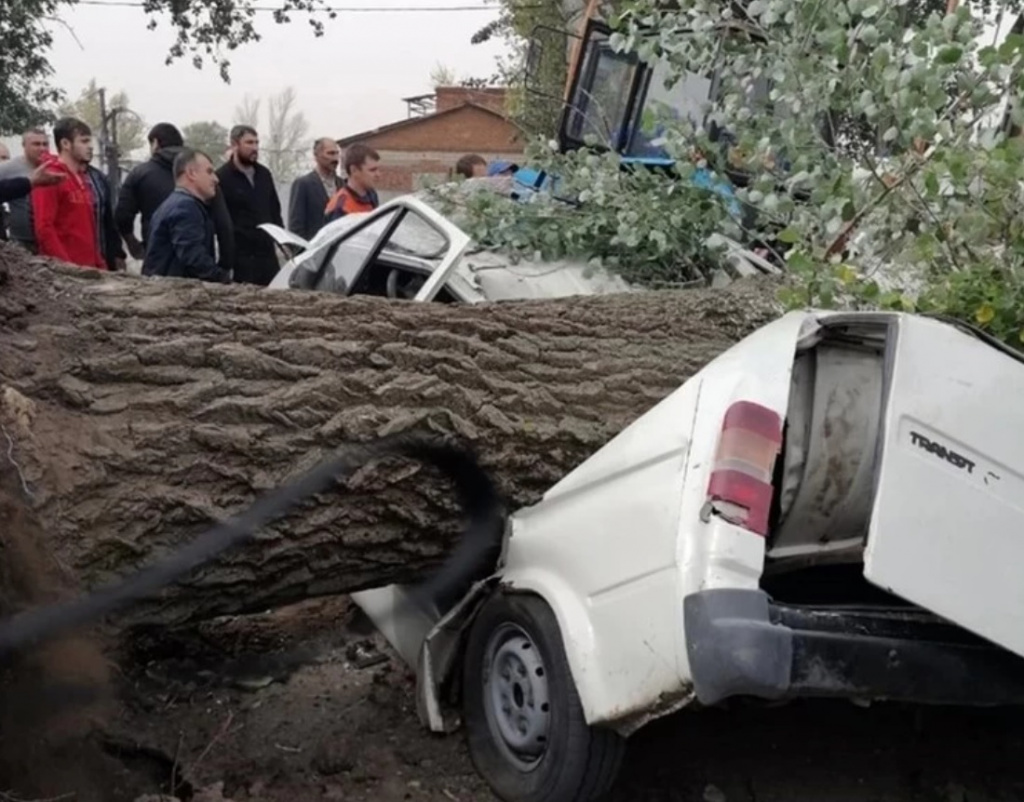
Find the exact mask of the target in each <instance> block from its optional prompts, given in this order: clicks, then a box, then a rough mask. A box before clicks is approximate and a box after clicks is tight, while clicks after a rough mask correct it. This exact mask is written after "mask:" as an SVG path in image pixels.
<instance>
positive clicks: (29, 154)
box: [0, 128, 50, 253]
mask: <svg viewBox="0 0 1024 802" xmlns="http://www.w3.org/2000/svg"><path fill="white" fill-rule="evenodd" d="M21 149H22V155H21V156H17V157H15V158H13V159H11V160H10V161H6V162H4V163H3V164H0V180H5V179H10V178H28V177H29V176H31V175H32V174H33V173H34V172H35V170H36V168H37V167H39V165H40V164H41V163H42V160H43V156H44V155H45V154H46V153H47V152H48V151H49V150H50V138H49V137H48V136H47V135H46V132H45V131H43V130H42V129H41V128H30V129H29V130H28V131H26V132H25V133H24V134H22V137H21ZM7 207H8V208H9V209H10V210H11V213H10V215H9V217H8V221H7V225H8V230H9V233H10V238H11V241H12V242H16V243H18V244H19V245H21V246H23V247H24V248H27V249H28V250H29V251H31V252H32V253H35V252H36V234H35V229H34V228H33V226H32V202H31V200H30V199H29V197H28V196H27V195H26V196H23V197H20V198H17V199H16V200H12V201H8V203H7Z"/></svg>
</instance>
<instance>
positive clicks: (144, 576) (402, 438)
mask: <svg viewBox="0 0 1024 802" xmlns="http://www.w3.org/2000/svg"><path fill="white" fill-rule="evenodd" d="M385 456H406V457H412V458H414V459H418V460H420V461H422V462H424V463H427V464H430V465H433V466H434V467H436V468H437V469H438V470H440V471H441V473H442V474H444V475H445V476H446V477H447V478H448V479H450V480H451V481H452V482H453V483H454V485H455V489H456V494H457V496H458V500H459V502H460V504H461V506H462V508H463V510H464V511H465V512H466V514H467V515H468V518H469V523H468V525H467V527H466V529H465V531H464V533H463V536H462V538H461V540H460V541H459V543H458V544H457V546H456V548H455V550H454V551H453V552H452V554H451V555H450V556H449V557H448V559H447V560H446V561H445V563H444V564H443V565H442V567H441V568H440V569H439V571H438V572H437V573H436V574H435V575H433V576H432V577H430V578H429V579H428V580H427V581H426V582H424V583H421V584H420V585H418V586H416V587H415V588H413V589H411V591H410V595H411V597H412V598H413V600H414V601H415V602H416V603H418V604H421V605H431V604H433V605H435V606H436V608H438V609H442V610H443V609H445V607H446V606H447V605H449V604H451V603H454V601H457V600H458V597H459V596H460V595H461V592H462V591H463V590H464V589H465V588H468V587H469V585H470V584H471V583H472V582H473V581H474V580H475V579H477V578H482V576H481V572H484V573H483V575H484V576H486V574H487V573H490V570H491V569H493V567H494V565H495V562H496V559H497V556H498V553H499V551H500V547H501V536H502V519H503V515H502V506H501V501H500V496H499V494H498V490H497V487H496V486H495V484H494V482H493V480H492V479H491V477H490V476H489V475H488V473H487V472H486V471H484V470H483V468H481V467H480V465H479V463H478V462H477V460H476V458H475V456H474V455H473V454H472V453H471V452H470V451H468V450H467V449H465V448H462V447H459V446H456V445H453V444H452V443H451V442H450V441H446V440H444V439H442V438H440V437H436V436H430V435H420V434H400V435H394V436H391V437H387V438H382V439H380V440H377V441H376V442H374V443H370V444H366V445H362V444H359V445H349V446H345V447H344V448H343V449H341V450H340V451H339V452H338V453H337V454H336V456H334V457H333V458H331V459H328V460H326V461H324V462H322V463H321V464H320V465H318V466H317V467H315V468H313V469H312V470H311V471H309V472H308V473H306V474H304V475H303V476H301V477H300V478H298V479H296V480H295V481H293V482H291V483H289V484H286V485H284V486H282V487H279V488H278V489H276V490H273V491H271V492H270V493H267V494H266V495H264V496H263V497H262V498H260V499H258V500H257V501H256V502H255V503H254V504H253V505H252V506H251V507H249V509H247V510H246V511H245V512H243V513H242V514H241V515H238V516H236V517H235V518H232V519H230V520H228V521H226V522H224V523H222V524H218V525H217V526H215V527H213V528H212V529H210V530H209V531H207V532H205V533H204V534H202V535H200V536H199V537H197V538H196V539H195V540H193V541H192V542H191V543H189V544H188V545H186V546H183V547H181V548H180V549H178V551H176V552H174V553H173V554H172V555H171V556H169V557H167V558H166V559H164V560H162V561H160V562H158V563H156V564H154V565H151V566H149V567H148V568H143V569H142V570H140V571H138V572H137V573H135V574H133V575H131V576H129V577H128V578H127V579H124V580H121V581H119V582H116V583H113V584H111V585H107V586H106V587H104V588H101V589H99V590H97V591H94V592H92V593H89V594H87V595H85V596H82V597H80V598H77V599H72V600H69V601H63V602H57V603H55V604H50V605H47V606H43V607H34V608H32V609H30V610H26V611H24V612H22V613H19V614H17V615H15V616H12V617H10V618H8V619H6V620H3V621H0V655H4V654H7V653H9V652H12V651H15V650H18V649H22V648H24V647H26V646H30V645H33V644H34V643H37V642H39V641H41V640H43V639H46V638H51V637H53V636H55V635H58V634H60V633H61V632H64V631H66V630H69V629H73V628H75V627H79V626H82V625H83V624H86V623H88V622H89V621H92V620H94V619H97V618H100V617H102V616H105V615H109V614H110V613H112V612H115V611H117V610H119V609H121V608H123V607H125V606H126V605H128V604H129V603H130V602H133V601H137V600H138V599H141V598H144V597H145V596H148V595H150V594H152V593H154V592H155V591H157V590H159V589H161V588H163V587H165V586H167V585H170V584H172V583H173V582H175V581H177V580H179V579H181V578H182V577H184V576H185V575H187V574H188V573H189V572H190V571H192V570H193V569H195V568H196V567H197V566H199V565H201V564H203V563H205V562H209V561H210V560H212V559H213V558H214V557H217V556H218V555H220V554H221V553H222V552H224V551H226V550H227V549H229V548H232V547H234V546H238V545H240V544H242V543H245V542H246V541H248V540H250V539H252V538H253V537H254V536H255V534H256V532H257V530H259V529H260V528H261V527H262V526H264V525H266V524H267V523H269V522H270V521H272V520H274V519H276V518H278V517H280V516H281V515H283V514H284V513H285V512H287V511H289V510H290V509H291V508H293V507H294V506H295V505H296V504H298V503H299V502H301V501H303V500H304V499H306V498H309V497H310V496H313V495H315V494H317V493H320V492H323V491H325V490H327V489H329V488H330V486H331V485H332V484H333V483H335V482H336V481H337V480H339V479H341V478H343V477H345V476H347V475H348V474H350V473H351V472H353V471H354V470H356V469H358V468H360V467H361V466H363V465H365V464H366V463H367V462H369V461H370V460H371V459H376V458H380V457H385Z"/></svg>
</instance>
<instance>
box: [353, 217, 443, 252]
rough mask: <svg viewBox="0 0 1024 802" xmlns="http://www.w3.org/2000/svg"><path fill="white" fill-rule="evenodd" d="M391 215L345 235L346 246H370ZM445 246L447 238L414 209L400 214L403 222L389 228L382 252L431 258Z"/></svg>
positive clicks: (359, 247)
mask: <svg viewBox="0 0 1024 802" xmlns="http://www.w3.org/2000/svg"><path fill="white" fill-rule="evenodd" d="M393 217H394V216H393V215H390V214H387V215H384V216H383V217H381V218H379V219H378V220H375V221H374V222H373V223H371V224H370V225H368V226H367V227H366V228H364V229H361V230H360V231H357V232H356V233H355V234H353V235H352V236H351V237H350V238H349V239H348V243H349V246H350V247H351V248H354V249H358V250H361V251H363V252H365V251H368V250H370V249H371V248H372V247H373V246H374V244H375V243H376V242H377V240H378V239H380V237H381V236H382V235H383V234H384V232H385V230H386V229H387V227H388V225H389V224H390V223H391V221H392V219H393ZM447 250H448V241H447V239H445V237H444V236H443V235H442V234H441V233H440V232H439V231H437V230H436V229H434V228H433V227H432V226H431V225H430V224H429V223H427V222H426V221H425V220H424V219H423V218H421V217H420V216H419V215H417V214H416V213H414V212H413V213H409V214H407V215H405V216H404V217H403V218H402V222H401V223H399V224H398V228H396V229H395V230H394V231H393V232H392V234H391V236H390V237H389V238H388V241H387V242H385V243H384V248H383V251H384V252H390V253H395V254H401V255H402V256H414V257H416V258H418V259H427V260H430V261H432V262H439V261H440V260H441V259H443V258H444V255H445V253H446V252H447Z"/></svg>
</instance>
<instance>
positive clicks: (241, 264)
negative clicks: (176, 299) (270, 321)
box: [213, 125, 284, 287]
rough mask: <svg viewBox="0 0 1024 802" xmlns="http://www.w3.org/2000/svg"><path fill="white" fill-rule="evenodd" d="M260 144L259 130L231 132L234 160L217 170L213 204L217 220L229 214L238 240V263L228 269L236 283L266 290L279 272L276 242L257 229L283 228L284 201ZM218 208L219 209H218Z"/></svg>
mask: <svg viewBox="0 0 1024 802" xmlns="http://www.w3.org/2000/svg"><path fill="white" fill-rule="evenodd" d="M259 150H260V140H259V135H258V134H257V133H256V129H254V128H252V127H251V126H248V125H236V126H235V127H234V128H232V129H231V160H230V161H228V163H227V164H225V165H224V166H222V167H221V168H220V169H219V170H217V178H218V180H219V181H220V190H221V191H220V193H219V194H218V196H217V199H215V201H214V208H213V214H214V219H215V220H216V219H217V217H218V215H221V214H223V212H222V211H220V210H226V212H227V214H228V215H229V216H230V218H231V224H232V229H233V230H234V240H235V260H234V264H233V265H226V266H227V267H231V268H233V270H234V280H235V281H236V282H240V283H245V284H259V285H261V286H264V287H265V286H267V285H268V284H269V283H270V282H271V280H272V279H273V278H274V276H275V275H276V274H277V271H278V269H279V265H278V261H277V254H276V253H275V252H274V240H273V239H271V237H270V235H268V234H267V233H265V232H263V231H260V229H259V228H258V226H260V225H262V224H263V223H273V224H274V225H277V226H280V227H281V228H284V221H283V220H282V219H281V201H280V199H279V198H278V196H277V188H276V187H275V186H274V177H273V176H272V175H271V174H270V170H268V169H267V168H266V167H264V166H263V165H262V164H259ZM218 207H219V208H218Z"/></svg>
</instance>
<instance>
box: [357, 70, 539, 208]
mask: <svg viewBox="0 0 1024 802" xmlns="http://www.w3.org/2000/svg"><path fill="white" fill-rule="evenodd" d="M406 100H407V102H409V103H410V115H412V114H413V112H412V109H413V102H410V101H414V102H415V107H416V108H418V109H420V110H424V111H426V113H421V114H420V115H418V116H410V117H409V118H408V119H405V120H400V121H399V122H395V123H391V124H389V125H384V126H381V127H380V128H375V129H373V130H372V131H362V132H360V133H358V134H353V135H352V136H347V137H345V138H344V139H339V140H338V144H339V145H340V146H341V147H342V148H345V147H347V146H348V145H351V144H352V143H354V142H364V143H366V144H368V145H370V146H371V147H372V148H374V149H375V150H376V151H377V152H378V153H380V157H381V171H382V174H383V175H382V181H381V185H380V193H381V197H382V198H383V199H387V198H391V197H394V196H396V195H401V194H405V193H407V192H412V191H414V190H415V189H418V188H419V187H420V186H422V185H423V184H424V183H425V182H429V181H431V180H444V179H446V178H448V177H449V176H450V175H451V173H452V170H453V169H454V167H455V162H456V161H457V160H458V159H459V157H460V156H462V155H464V154H466V153H479V154H480V155H481V156H483V157H484V158H485V159H487V160H492V159H509V160H519V159H521V157H522V154H523V147H524V145H525V138H524V135H523V132H522V131H521V130H520V129H519V127H518V126H517V125H516V124H515V123H514V122H512V121H511V120H510V119H509V118H508V117H507V116H506V115H505V113H504V109H505V90H504V89H498V88H484V89H474V88H470V87H461V86H450V87H438V89H437V90H436V94H435V95H433V96H432V97H430V96H421V97H418V98H407V99H406ZM431 107H432V108H431Z"/></svg>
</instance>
